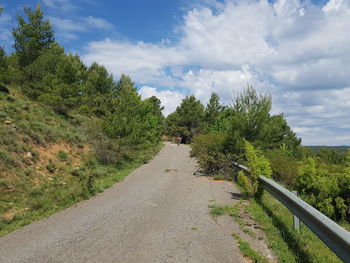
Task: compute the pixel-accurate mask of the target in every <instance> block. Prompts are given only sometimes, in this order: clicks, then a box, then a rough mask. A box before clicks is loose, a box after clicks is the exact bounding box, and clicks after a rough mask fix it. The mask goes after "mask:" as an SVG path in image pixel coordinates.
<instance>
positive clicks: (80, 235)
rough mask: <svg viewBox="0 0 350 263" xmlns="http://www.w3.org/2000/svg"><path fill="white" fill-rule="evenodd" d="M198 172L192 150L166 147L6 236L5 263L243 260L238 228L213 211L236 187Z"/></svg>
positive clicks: (0, 247) (0, 252)
mask: <svg viewBox="0 0 350 263" xmlns="http://www.w3.org/2000/svg"><path fill="white" fill-rule="evenodd" d="M195 171H196V163H195V160H194V159H192V158H190V157H189V147H188V146H184V145H180V146H178V145H176V144H172V143H166V144H165V147H164V148H163V149H162V150H161V151H160V153H159V154H158V155H157V156H156V157H155V158H154V159H153V160H152V161H150V162H149V163H148V164H145V165H143V166H142V167H140V168H138V169H137V170H135V171H134V172H133V173H132V174H130V175H129V176H128V177H126V179H125V180H124V181H123V182H121V183H117V184H115V185H114V186H112V187H111V188H110V189H107V190H105V191H104V192H103V193H101V194H98V195H96V196H95V197H93V198H91V199H90V200H86V201H82V202H80V203H78V204H76V205H74V206H73V207H71V208H68V209H66V210H64V211H62V212H60V213H57V214H55V215H53V216H51V217H49V218H46V219H43V220H40V221H38V222H35V223H33V224H31V225H28V226H26V227H24V228H23V229H20V230H18V231H15V232H13V233H11V234H9V235H7V236H4V237H2V238H0V262H1V263H7V262H8V263H16V262H21V263H22V262H25V263H30V262H35V263H40V262H65V263H67V262H81V263H88V262H98V263H105V262H132V263H139V262H150V263H156V262H180V263H184V262H200V263H206V262H216V263H225V262H244V259H243V257H242V256H241V255H240V253H239V252H238V249H237V245H236V243H235V241H234V239H233V238H232V236H231V234H232V233H233V232H234V229H235V228H236V227H237V226H235V224H234V222H233V220H232V219H231V218H229V217H228V216H223V217H219V218H218V219H217V220H214V219H213V218H212V217H211V216H210V215H209V208H208V205H209V202H210V201H215V202H216V203H224V204H230V203H231V204H232V203H234V202H236V200H234V199H232V193H238V191H237V189H236V188H235V186H234V185H233V184H230V183H228V182H213V181H210V180H208V179H207V178H205V177H196V176H194V172H195Z"/></svg>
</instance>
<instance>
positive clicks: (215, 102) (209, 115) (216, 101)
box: [204, 92, 225, 130]
mask: <svg viewBox="0 0 350 263" xmlns="http://www.w3.org/2000/svg"><path fill="white" fill-rule="evenodd" d="M224 109H225V107H223V106H222V105H221V104H220V97H219V95H218V94H216V93H215V92H213V93H212V94H211V96H210V99H209V101H208V104H207V107H206V108H205V119H204V120H205V122H206V125H207V130H210V128H211V127H212V126H214V125H215V124H216V122H217V121H218V119H219V116H220V114H221V113H222V112H223V110H224Z"/></svg>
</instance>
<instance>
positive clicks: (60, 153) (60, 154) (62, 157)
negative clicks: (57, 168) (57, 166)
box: [57, 150, 68, 162]
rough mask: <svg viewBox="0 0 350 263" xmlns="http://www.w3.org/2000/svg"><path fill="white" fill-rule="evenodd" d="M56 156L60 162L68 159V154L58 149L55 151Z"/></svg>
mask: <svg viewBox="0 0 350 263" xmlns="http://www.w3.org/2000/svg"><path fill="white" fill-rule="evenodd" d="M57 157H58V159H59V160H60V161H61V162H67V161H68V155H67V153H66V152H65V151H62V150H60V151H58V152H57Z"/></svg>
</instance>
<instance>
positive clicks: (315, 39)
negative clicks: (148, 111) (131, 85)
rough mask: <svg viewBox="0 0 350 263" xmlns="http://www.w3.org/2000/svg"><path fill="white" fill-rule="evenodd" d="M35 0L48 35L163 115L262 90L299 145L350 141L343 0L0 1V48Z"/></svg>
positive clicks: (348, 19) (349, 57)
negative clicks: (192, 100) (122, 81)
mask: <svg viewBox="0 0 350 263" xmlns="http://www.w3.org/2000/svg"><path fill="white" fill-rule="evenodd" d="M38 3H40V5H41V7H42V9H43V11H44V15H45V17H46V18H47V19H49V20H50V22H51V24H52V26H53V28H54V30H55V37H56V40H57V41H58V42H59V43H60V44H61V45H62V46H64V48H65V50H66V52H70V53H76V54H78V55H79V56H81V58H82V60H83V61H84V62H85V63H86V64H87V65H89V64H91V63H92V62H94V61H96V62H97V63H99V64H102V65H104V66H105V67H106V68H107V69H108V70H109V71H110V72H111V73H113V76H114V78H115V79H116V80H118V78H119V76H120V75H121V74H122V73H125V74H127V75H129V76H130V77H131V78H132V80H133V81H134V82H135V83H136V85H137V87H138V91H139V93H140V94H141V96H142V98H147V97H150V96H153V95H155V96H157V97H158V98H160V100H161V102H162V104H163V105H164V106H165V110H164V114H165V115H167V114H169V113H171V112H173V111H174V110H175V109H176V107H177V106H178V105H179V104H180V103H181V101H182V99H183V98H185V97H186V96H188V95H192V94H194V95H195V96H196V97H197V98H198V99H200V100H201V102H202V103H203V104H206V103H207V101H208V99H209V97H210V94H211V93H212V92H216V93H217V94H218V95H219V96H220V98H221V101H222V103H224V104H226V105H229V104H230V103H232V99H233V98H234V96H235V94H238V93H239V92H240V91H241V90H242V89H244V88H245V87H246V86H247V85H248V84H249V85H252V86H253V87H254V88H255V89H257V90H259V91H260V92H263V93H266V94H270V95H271V96H272V100H273V108H272V114H280V113H283V114H284V116H285V117H286V119H287V121H288V124H289V125H290V126H291V127H292V129H293V130H294V131H295V132H296V134H297V135H298V136H299V137H301V138H302V141H303V142H302V143H303V145H350V118H349V115H350V0H329V1H328V0H322V1H321V0H320V1H316V0H315V1H311V0H303V1H302V0H275V1H267V0H221V1H218V0H187V1H186V0H147V1H146V0H138V1H137V0H118V1H112V0H109V1H107V0H41V1H34V0H16V1H15V0H5V1H3V0H0V6H2V7H4V8H5V10H4V12H3V14H2V15H1V16H0V45H1V46H4V47H5V48H6V50H7V52H11V51H12V48H11V46H12V43H13V40H12V35H11V30H12V28H13V27H14V26H16V15H17V14H19V15H22V16H23V6H27V7H31V8H35V6H36V5H37V4H38Z"/></svg>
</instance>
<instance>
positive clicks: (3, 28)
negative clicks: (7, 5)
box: [0, 10, 12, 46]
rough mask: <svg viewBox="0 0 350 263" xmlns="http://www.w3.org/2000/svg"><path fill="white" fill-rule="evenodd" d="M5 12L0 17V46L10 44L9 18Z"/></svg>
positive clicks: (10, 20)
mask: <svg viewBox="0 0 350 263" xmlns="http://www.w3.org/2000/svg"><path fill="white" fill-rule="evenodd" d="M5 12H6V10H5V11H4V12H3V13H2V14H1V15H0V32H1V33H0V41H1V43H2V44H6V45H8V46H9V45H10V43H12V33H11V31H10V30H9V27H11V24H12V19H11V16H10V15H8V14H6V13H5Z"/></svg>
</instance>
